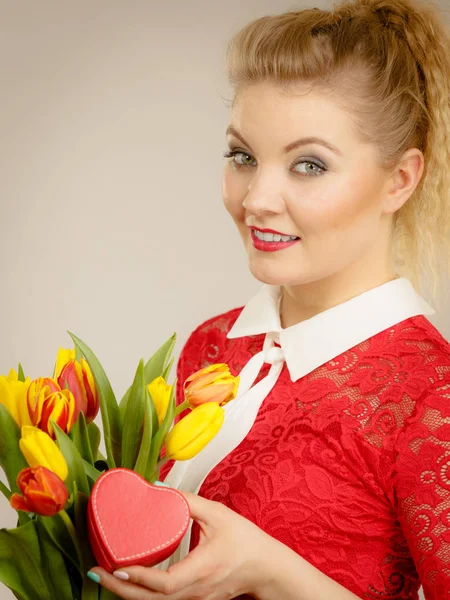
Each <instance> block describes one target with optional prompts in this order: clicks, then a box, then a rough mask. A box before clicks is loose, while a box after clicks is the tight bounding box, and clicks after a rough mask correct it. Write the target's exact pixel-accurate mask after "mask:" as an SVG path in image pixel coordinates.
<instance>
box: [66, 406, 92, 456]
mask: <svg viewBox="0 0 450 600" xmlns="http://www.w3.org/2000/svg"><path fill="white" fill-rule="evenodd" d="M69 437H70V438H71V439H72V441H73V443H74V444H75V446H76V447H77V448H78V450H79V452H80V454H81V457H82V458H84V460H87V461H88V462H90V463H91V464H93V463H94V457H93V456H92V449H91V440H90V437H89V434H88V431H87V425H86V419H85V416H84V413H82V412H81V411H80V413H79V415H78V419H77V421H76V423H75V425H74V426H73V427H72V430H71V432H70V436H69Z"/></svg>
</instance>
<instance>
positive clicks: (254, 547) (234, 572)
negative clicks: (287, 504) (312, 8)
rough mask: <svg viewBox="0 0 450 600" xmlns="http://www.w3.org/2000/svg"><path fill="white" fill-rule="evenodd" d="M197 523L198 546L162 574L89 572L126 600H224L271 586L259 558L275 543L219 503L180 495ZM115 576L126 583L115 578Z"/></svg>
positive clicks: (273, 549) (273, 548)
mask: <svg viewBox="0 0 450 600" xmlns="http://www.w3.org/2000/svg"><path fill="white" fill-rule="evenodd" d="M181 493H182V494H183V495H184V497H185V498H186V500H187V501H188V503H189V507H190V512H191V517H192V518H193V519H195V520H196V521H197V522H198V523H199V525H200V540H199V545H198V546H197V547H196V548H194V550H193V551H192V552H190V553H189V554H188V555H187V556H186V558H185V559H184V560H182V561H180V562H179V563H177V564H175V565H173V566H171V567H169V568H168V569H167V570H162V569H157V568H148V567H139V566H136V567H127V568H123V569H120V570H119V571H115V573H116V576H113V575H110V574H108V573H107V572H106V571H104V570H103V569H101V568H100V567H95V568H94V569H92V570H91V572H92V573H95V574H97V575H98V576H99V577H100V584H101V585H102V586H104V587H105V588H107V589H109V590H111V591H112V592H114V593H115V594H117V595H118V596H120V597H121V598H124V599H126V600H163V599H164V600H200V599H201V600H229V599H230V598H235V597H236V596H239V595H240V594H253V595H255V596H256V597H258V595H259V591H260V590H263V589H264V587H265V586H266V585H269V584H270V569H269V568H268V565H267V564H265V563H264V562H263V561H264V559H263V557H266V556H267V557H269V559H270V558H271V557H273V554H274V552H276V550H277V547H278V546H279V542H278V541H277V540H275V539H274V538H272V537H271V536H269V535H268V534H266V533H265V532H264V531H262V530H261V529H259V527H257V526H256V525H255V524H254V523H252V522H251V521H249V520H248V519H245V518H244V517H241V516H240V515H239V514H237V513H236V512H234V511H233V510H231V509H229V508H227V507H226V506H224V505H223V504H221V503H220V502H213V501H211V500H206V499H205V498H202V497H200V496H196V495H194V494H190V493H187V492H181ZM117 573H119V574H122V575H121V576H122V577H123V578H124V579H125V577H126V575H128V580H127V581H123V580H121V579H118V578H117Z"/></svg>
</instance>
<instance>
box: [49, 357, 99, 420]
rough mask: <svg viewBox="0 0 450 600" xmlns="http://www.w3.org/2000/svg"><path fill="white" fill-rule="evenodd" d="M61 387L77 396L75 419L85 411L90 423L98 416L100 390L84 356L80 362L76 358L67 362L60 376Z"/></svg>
mask: <svg viewBox="0 0 450 600" xmlns="http://www.w3.org/2000/svg"><path fill="white" fill-rule="evenodd" d="M58 383H59V385H60V386H61V389H64V388H68V389H69V390H70V391H71V392H72V394H73V395H74V397H75V402H76V410H75V415H74V421H76V420H77V418H78V414H79V412H80V411H81V412H83V413H84V416H85V417H86V423H90V422H91V421H93V420H94V419H95V417H96V416H97V413H98V410H99V408H100V403H99V397H98V391H97V388H96V386H95V381H94V377H93V375H92V372H91V369H90V367H89V364H88V362H87V361H86V360H85V359H84V358H82V359H81V361H80V362H78V361H77V360H75V359H72V360H70V361H69V362H68V363H66V364H65V365H64V367H63V369H62V371H61V374H60V375H59V376H58Z"/></svg>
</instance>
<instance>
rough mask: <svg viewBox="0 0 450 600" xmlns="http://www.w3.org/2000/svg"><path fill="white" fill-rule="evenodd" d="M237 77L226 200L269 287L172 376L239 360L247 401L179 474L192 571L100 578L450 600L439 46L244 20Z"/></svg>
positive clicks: (443, 109)
mask: <svg viewBox="0 0 450 600" xmlns="http://www.w3.org/2000/svg"><path fill="white" fill-rule="evenodd" d="M229 72H230V80H231V82H232V84H233V86H234V89H235V91H236V96H235V99H234V103H233V107H232V117H231V124H230V127H229V129H228V132H227V137H228V143H229V151H228V152H227V154H226V156H227V158H228V163H227V165H226V167H225V171H224V177H223V198H224V202H225V206H226V208H227V210H228V212H229V213H230V215H231V216H232V218H233V219H234V221H235V222H236V225H237V227H238V229H239V232H240V234H241V236H242V239H243V242H244V245H245V248H246V250H247V253H248V258H249V266H250V270H251V273H252V274H253V276H254V277H256V278H257V279H258V280H259V281H261V282H262V283H263V284H264V286H263V288H262V289H261V291H260V292H259V294H258V295H257V296H256V297H255V298H254V299H252V300H251V301H250V302H249V303H248V304H247V306H245V307H244V308H238V309H235V310H231V311H230V312H227V313H225V314H222V315H219V316H216V317H214V318H212V319H210V320H209V321H207V322H205V323H203V324H202V325H200V326H199V327H198V328H197V330H196V331H195V332H194V333H193V334H192V335H191V337H190V338H189V340H188V341H187V343H186V345H185V347H184V349H183V352H182V355H181V358H180V362H179V366H178V378H179V380H180V381H183V380H184V379H186V377H187V376H188V375H189V374H190V373H192V372H193V371H195V370H197V369H200V368H202V367H204V366H206V365H209V364H212V363H217V362H226V363H228V364H229V365H230V368H231V370H232V371H233V372H234V373H235V374H237V373H240V374H241V376H242V377H241V386H243V389H242V390H241V391H240V396H239V397H238V398H237V399H236V400H235V401H233V402H231V403H229V405H227V407H226V408H227V409H228V408H229V411H228V413H227V418H228V417H229V418H228V420H227V418H226V420H225V424H224V426H223V428H222V430H221V431H220V432H219V434H218V436H217V438H215V439H214V440H213V441H212V442H211V443H210V444H209V445H208V447H207V448H206V449H205V450H204V451H203V452H202V453H201V454H200V455H199V457H198V461H197V459H193V461H190V462H192V464H191V465H184V466H182V467H179V465H180V464H181V463H177V465H176V466H175V467H174V468H173V469H172V470H171V471H170V472H169V474H168V476H167V482H168V483H169V484H170V485H174V486H179V488H180V489H181V490H183V491H184V492H185V493H186V497H187V499H188V501H189V503H190V506H191V513H192V517H193V519H194V525H193V528H192V535H190V534H189V535H188V537H187V543H188V544H189V543H190V549H191V552H190V554H189V555H188V556H187V557H186V558H183V557H184V556H185V554H186V553H187V550H188V549H189V546H187V547H186V542H185V541H184V542H185V543H184V546H185V547H184V550H183V551H181V554H179V555H178V557H177V561H178V562H176V561H172V563H174V562H175V564H172V566H170V568H169V569H168V570H163V569H157V568H153V569H145V568H142V567H133V568H128V569H123V570H120V571H118V572H116V574H115V575H116V576H115V577H114V576H112V575H108V574H106V573H105V572H104V571H102V570H101V569H97V568H96V569H94V573H95V574H96V575H97V576H99V577H100V582H101V584H102V585H104V586H105V587H107V588H109V589H110V590H113V591H114V592H115V593H117V594H119V595H120V596H121V597H123V598H128V599H130V600H131V599H140V600H141V599H142V600H144V599H145V600H147V599H148V600H156V599H162V598H165V599H167V598H170V599H171V600H192V599H199V598H203V599H209V600H212V599H217V600H218V599H228V598H235V597H242V598H243V597H255V598H259V599H261V600H266V599H267V600H280V599H283V600H291V599H292V600H316V599H325V598H326V599H331V598H332V599H342V600H347V599H351V598H389V599H400V598H402V599H413V598H417V597H418V596H417V590H418V588H419V587H420V585H422V586H423V588H424V593H425V597H426V598H427V600H431V599H433V600H442V599H444V598H447V597H450V549H449V548H450V545H449V544H450V528H449V526H450V431H449V427H450V425H449V424H450V346H449V344H448V342H447V341H446V340H445V339H444V338H443V337H442V335H441V334H440V333H439V332H438V331H437V330H436V329H435V328H434V327H433V326H432V325H431V323H430V322H429V321H428V319H427V318H426V316H425V315H429V314H431V313H432V312H433V310H432V309H431V308H430V307H429V305H428V304H427V303H426V302H425V301H424V300H423V299H422V298H421V296H419V295H418V294H417V293H416V291H415V289H414V288H413V286H412V284H411V283H410V280H411V281H416V280H417V273H418V267H419V265H420V266H421V267H422V270H423V271H424V272H425V273H426V274H427V275H432V274H435V283H437V282H438V281H439V279H437V275H436V273H437V270H436V265H437V263H438V260H437V259H440V260H441V261H442V258H443V257H444V258H445V259H446V258H447V257H448V255H449V237H448V234H449V224H450V202H449V192H448V190H449V189H450V177H449V167H450V155H449V151H450V136H449V134H450V105H449V97H450V44H449V37H448V34H447V32H446V31H445V30H444V29H443V28H442V26H441V25H440V17H439V15H438V14H437V13H436V12H433V10H431V9H428V8H425V7H423V6H419V5H416V4H414V3H413V1H412V0H356V1H355V2H348V3H344V4H341V5H340V6H338V7H336V8H335V10H333V11H332V12H326V11H322V10H318V9H312V10H303V11H300V12H292V13H287V14H283V15H278V16H270V17H264V18H261V19H258V20H256V21H255V22H252V23H250V24H249V25H248V26H247V27H245V28H244V29H243V30H242V31H241V32H239V33H238V34H237V36H236V37H235V38H234V40H233V41H232V44H231V46H230V52H229ZM444 262H445V261H444ZM406 274H408V278H407V277H406V276H405V275H406ZM445 277H448V275H447V274H444V275H442V278H441V281H445ZM435 288H436V286H435ZM178 401H179V402H180V401H181V397H180V398H179V399H178ZM222 434H223V435H222ZM221 435H222V438H220V436H221ZM216 440H218V442H217V443H216ZM195 461H197V462H195ZM177 469H178V470H177ZM166 472H167V471H166ZM166 472H165V473H164V474H163V476H165V475H166ZM189 491H191V492H194V493H189ZM197 491H198V495H197V494H196V493H195V492H197ZM180 559H181V560H180Z"/></svg>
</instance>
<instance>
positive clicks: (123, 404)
mask: <svg viewBox="0 0 450 600" xmlns="http://www.w3.org/2000/svg"><path fill="white" fill-rule="evenodd" d="M176 339H177V334H176V333H174V334H173V335H172V336H171V337H170V338H169V339H168V340H167V342H164V344H163V345H162V346H161V347H160V348H159V349H158V350H157V351H156V352H155V354H154V355H153V356H152V357H151V358H150V359H149V360H148V362H147V364H146V365H145V368H144V377H145V384H146V385H148V384H149V383H151V382H152V381H153V380H154V379H156V378H157V377H159V376H160V375H162V374H163V373H164V369H165V368H166V365H167V363H168V361H169V359H170V355H171V354H172V350H173V348H174V346H175V342H176ZM130 391H131V388H129V389H128V390H127V392H126V393H125V395H124V397H123V398H122V400H121V401H120V416H121V418H122V423H123V422H124V417H125V412H126V409H127V402H128V398H129V395H130ZM153 411H154V412H153V413H152V414H153V435H155V433H156V431H157V430H158V416H157V414H156V410H155V408H154V407H153ZM155 419H156V420H155Z"/></svg>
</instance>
